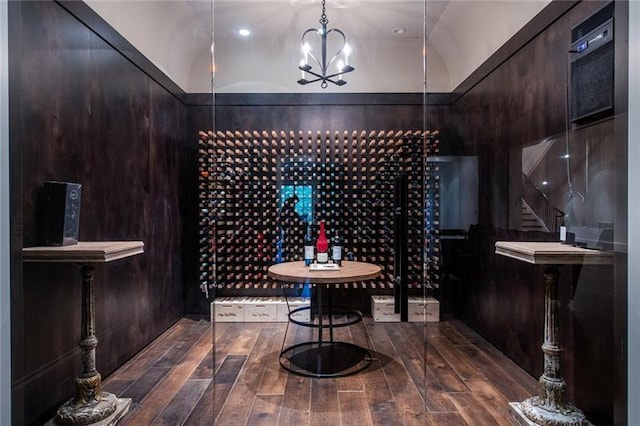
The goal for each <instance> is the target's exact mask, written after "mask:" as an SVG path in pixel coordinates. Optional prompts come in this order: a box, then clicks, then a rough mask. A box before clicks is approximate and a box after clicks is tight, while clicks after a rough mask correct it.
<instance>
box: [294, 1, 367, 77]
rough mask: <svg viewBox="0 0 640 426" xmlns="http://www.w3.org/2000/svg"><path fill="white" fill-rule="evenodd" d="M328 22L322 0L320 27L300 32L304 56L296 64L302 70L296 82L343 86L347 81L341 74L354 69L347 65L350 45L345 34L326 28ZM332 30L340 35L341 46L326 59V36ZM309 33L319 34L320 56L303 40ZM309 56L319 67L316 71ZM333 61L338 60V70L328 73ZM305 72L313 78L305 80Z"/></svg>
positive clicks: (335, 29)
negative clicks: (341, 57)
mask: <svg viewBox="0 0 640 426" xmlns="http://www.w3.org/2000/svg"><path fill="white" fill-rule="evenodd" d="M328 23H329V20H328V19H327V14H326V10H325V0H322V15H320V25H321V28H309V29H308V30H306V31H305V32H303V33H302V53H303V55H304V58H303V60H302V61H301V63H300V65H299V66H298V69H299V70H300V71H302V77H301V78H300V80H298V84H302V85H305V84H309V83H315V82H316V81H320V82H321V83H320V87H322V88H323V89H326V88H327V86H328V85H329V84H328V83H333V84H335V85H337V86H344V85H345V84H347V82H346V81H344V80H343V79H342V77H343V75H344V74H346V73H348V72H351V71H353V70H354V69H355V68H353V67H352V66H351V65H349V55H350V54H351V47H350V46H349V45H348V44H347V38H346V36H345V35H344V33H343V32H342V31H340V30H339V29H337V28H332V29H330V30H327V24H328ZM332 32H333V33H335V34H337V37H338V38H339V37H342V46H340V48H339V49H337V53H336V54H335V55H334V56H333V57H332V58H331V59H329V60H328V61H327V36H328V35H329V34H330V33H332ZM310 33H315V34H317V35H318V36H320V42H321V49H322V52H321V55H320V58H318V57H316V56H315V55H314V54H313V52H312V51H311V46H310V45H309V43H307V42H306V40H305V37H307V35H308V34H310ZM338 43H340V42H338ZM333 51H335V50H333ZM341 55H343V56H344V59H343V60H342V59H338V58H339V57H340V56H341ZM309 56H311V57H312V58H313V60H314V61H315V62H316V63H317V64H318V65H319V67H320V69H319V70H318V71H317V72H316V71H314V70H313V67H312V66H311V65H309ZM334 61H339V62H336V65H337V67H338V72H335V73H333V74H331V73H328V70H329V67H330V65H331V64H332V63H333V62H334ZM306 73H309V74H311V75H312V76H313V77H315V78H312V79H311V80H307V79H306ZM335 77H338V79H337V80H335Z"/></svg>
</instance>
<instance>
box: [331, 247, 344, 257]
mask: <svg viewBox="0 0 640 426" xmlns="http://www.w3.org/2000/svg"><path fill="white" fill-rule="evenodd" d="M340 259H342V246H333V260H340Z"/></svg>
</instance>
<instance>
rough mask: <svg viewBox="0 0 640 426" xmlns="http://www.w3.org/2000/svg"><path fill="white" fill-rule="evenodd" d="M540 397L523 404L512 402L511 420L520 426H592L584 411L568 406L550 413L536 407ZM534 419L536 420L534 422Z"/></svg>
mask: <svg viewBox="0 0 640 426" xmlns="http://www.w3.org/2000/svg"><path fill="white" fill-rule="evenodd" d="M537 399H538V397H536V396H534V397H532V398H529V399H526V400H524V401H522V402H510V403H509V412H510V414H511V418H513V419H514V420H515V421H516V423H517V424H518V425H520V426H590V425H591V423H589V421H587V419H586V418H585V416H584V414H583V413H582V411H580V410H579V409H578V408H576V407H574V406H573V405H569V404H567V405H566V406H565V409H564V410H563V411H550V410H547V409H545V408H544V407H541V406H539V405H535V403H536V402H537ZM532 419H535V421H534V420H532Z"/></svg>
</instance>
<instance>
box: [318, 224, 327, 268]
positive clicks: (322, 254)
mask: <svg viewBox="0 0 640 426" xmlns="http://www.w3.org/2000/svg"><path fill="white" fill-rule="evenodd" d="M316 259H317V260H318V263H327V262H329V240H327V234H326V233H325V230H324V220H321V221H320V234H319V235H318V241H316Z"/></svg>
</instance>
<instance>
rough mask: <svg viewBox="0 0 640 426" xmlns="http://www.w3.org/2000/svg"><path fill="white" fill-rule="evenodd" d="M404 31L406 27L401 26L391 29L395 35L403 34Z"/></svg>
mask: <svg viewBox="0 0 640 426" xmlns="http://www.w3.org/2000/svg"><path fill="white" fill-rule="evenodd" d="M406 32H407V29H406V28H402V27H399V28H394V29H393V33H394V34H395V35H400V34H404V33H406Z"/></svg>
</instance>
